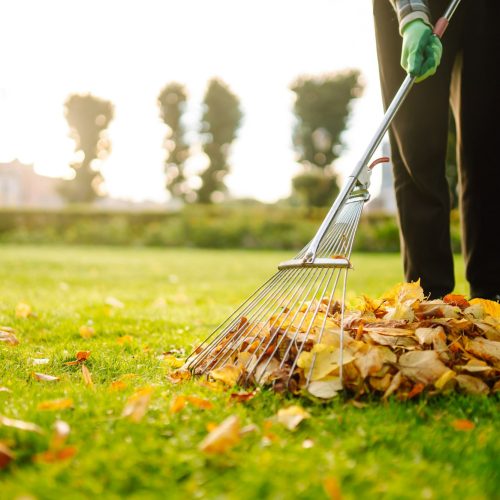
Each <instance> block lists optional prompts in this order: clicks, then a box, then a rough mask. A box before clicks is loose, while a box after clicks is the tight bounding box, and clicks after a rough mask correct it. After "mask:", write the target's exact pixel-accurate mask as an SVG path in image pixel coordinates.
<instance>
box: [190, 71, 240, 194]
mask: <svg viewBox="0 0 500 500" xmlns="http://www.w3.org/2000/svg"><path fill="white" fill-rule="evenodd" d="M203 104H204V108H205V111H204V113H203V118H202V128H201V132H202V134H203V151H204V152H205V154H206V155H207V157H208V160H209V165H208V167H207V168H206V170H204V171H203V172H202V174H201V181H202V184H201V187H200V188H199V189H198V201H199V202H200V203H212V202H213V201H214V200H215V199H217V198H218V197H219V198H220V197H222V194H223V193H224V192H225V191H226V186H225V184H224V177H225V175H226V174H227V173H228V172H229V169H230V167H229V164H228V155H229V150H230V146H231V144H232V142H233V141H234V139H235V138H236V132H237V130H238V128H239V126H240V122H241V118H242V112H241V110H240V104H239V99H238V98H237V97H236V96H235V95H234V94H233V93H232V92H231V91H230V90H229V88H228V86H227V85H226V84H225V83H224V82H222V81H221V80H219V79H216V78H214V79H212V80H210V82H209V84H208V88H207V91H206V93H205V98H204V101H203Z"/></svg>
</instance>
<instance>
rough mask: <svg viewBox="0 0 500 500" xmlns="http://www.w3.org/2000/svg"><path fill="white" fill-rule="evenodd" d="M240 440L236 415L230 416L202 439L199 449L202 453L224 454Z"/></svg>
mask: <svg viewBox="0 0 500 500" xmlns="http://www.w3.org/2000/svg"><path fill="white" fill-rule="evenodd" d="M240 439H241V437H240V422H239V419H238V417H237V416H236V415H231V416H230V417H228V418H226V420H224V421H223V422H222V423H221V424H220V425H218V426H217V427H216V428H215V429H213V430H212V431H211V432H210V433H209V434H208V435H207V436H206V437H205V439H203V441H202V442H201V443H200V445H199V448H200V450H201V451H203V452H204V453H214V454H219V453H225V452H226V451H227V450H229V449H230V448H232V447H233V446H234V445H236V444H238V443H239V441H240Z"/></svg>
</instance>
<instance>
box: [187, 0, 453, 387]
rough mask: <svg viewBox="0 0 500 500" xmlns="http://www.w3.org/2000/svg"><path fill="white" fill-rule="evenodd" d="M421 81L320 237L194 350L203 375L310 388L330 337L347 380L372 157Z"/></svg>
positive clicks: (442, 23)
mask: <svg viewBox="0 0 500 500" xmlns="http://www.w3.org/2000/svg"><path fill="white" fill-rule="evenodd" d="M459 3H460V0H452V1H451V3H450V5H449V6H448V8H447V10H446V12H445V13H444V15H443V16H442V17H441V18H440V19H439V20H438V21H437V23H436V25H435V28H434V35H435V36H438V37H440V38H441V37H442V35H443V33H444V31H445V30H446V28H447V25H448V21H449V20H450V18H451V17H452V15H453V13H454V12H455V10H456V8H457V7H458V4H459ZM414 83H415V77H413V76H411V75H407V76H406V78H405V80H404V81H403V83H402V85H401V87H400V88H399V90H398V92H397V93H396V95H395V96H394V98H393V100H392V102H391V104H390V105H389V107H388V108H387V111H386V112H385V115H384V117H383V119H382V122H381V124H380V125H379V127H378V129H377V131H376V133H375V135H374V137H373V138H372V140H371V142H370V143H369V145H368V147H367V148H366V150H365V152H364V153H363V156H362V157H361V159H360V160H359V162H358V163H357V165H356V167H355V168H354V170H353V172H352V173H351V174H350V176H349V177H348V178H347V180H346V181H345V183H344V185H343V187H342V189H341V191H340V193H339V195H338V196H337V198H336V199H335V201H334V203H333V205H332V207H331V208H330V210H329V211H328V213H327V215H326V217H325V219H324V220H323V222H322V223H321V225H320V227H319V229H318V231H317V233H316V234H315V236H314V237H313V239H312V240H311V241H310V242H309V243H308V244H307V245H306V246H305V247H304V248H303V249H302V250H301V251H300V252H299V253H298V254H297V255H296V256H295V257H294V258H293V259H291V260H288V261H285V262H282V263H281V264H279V266H278V271H277V272H276V273H275V274H274V275H273V276H272V277H271V278H270V279H268V281H267V282H265V283H264V284H263V285H262V286H261V287H260V288H259V289H257V290H256V291H255V292H254V293H253V294H252V295H251V296H250V297H249V298H248V299H247V300H246V301H245V302H244V303H243V304H242V305H241V306H240V307H239V308H238V309H236V310H235V311H234V312H233V314H231V315H230V316H229V317H228V318H227V319H226V320H225V321H224V322H223V323H222V324H220V325H219V326H218V327H217V328H216V329H215V330H214V331H213V332H212V333H211V334H210V335H209V336H208V337H207V338H206V339H205V340H204V341H203V342H202V343H201V344H200V345H199V346H198V347H197V348H196V349H195V350H194V351H193V352H192V353H191V354H190V356H189V357H188V358H187V360H186V363H185V365H184V366H185V368H187V369H189V370H190V371H191V372H192V373H193V374H195V375H210V374H214V373H216V372H217V370H218V369H223V368H224V367H230V368H234V369H235V370H236V373H237V377H238V378H237V380H238V383H239V384H240V385H243V386H245V385H248V384H256V385H262V384H268V383H270V382H271V383H274V384H276V383H277V382H281V383H284V384H286V386H287V387H288V388H290V389H291V390H295V389H297V388H298V387H299V385H300V387H301V388H303V387H306V388H307V387H309V384H310V382H311V378H312V375H313V372H314V369H315V362H316V357H317V353H316V352H314V350H313V349H312V347H313V345H315V344H321V343H322V341H323V339H324V338H325V339H326V337H328V338H329V339H330V340H329V342H330V343H331V342H332V340H331V339H332V338H333V339H334V343H335V344H336V347H337V348H338V363H337V364H338V374H339V375H338V381H339V382H338V383H339V387H338V388H339V389H341V388H342V380H343V365H344V356H345V354H344V344H345V343H346V340H347V339H346V337H345V335H344V312H345V306H346V287H347V277H348V272H349V270H350V269H352V265H351V261H350V258H351V252H352V247H353V242H354V237H355V234H356V230H357V228H358V224H359V220H360V217H361V212H362V210H363V206H364V204H365V203H366V202H367V201H368V199H369V197H370V195H369V192H368V187H369V185H370V176H371V171H372V168H373V167H374V166H375V165H376V164H378V163H383V162H387V161H389V158H386V157H383V158H379V159H377V160H375V161H373V162H371V163H369V162H370V160H371V158H372V157H373V155H374V153H375V151H376V149H377V147H378V146H379V144H380V142H381V140H382V138H383V136H384V134H385V133H386V132H387V130H388V128H389V126H390V124H391V123H392V120H393V118H394V116H395V115H396V113H397V111H398V110H399V108H400V107H401V105H402V104H403V102H404V100H405V98H406V96H407V95H408V93H409V92H410V90H411V88H412V86H413V84H414ZM311 351H312V352H311ZM336 352H337V351H336ZM303 353H310V354H309V356H310V357H311V358H310V363H309V364H308V367H307V369H306V370H304V372H303V373H302V374H301V375H299V374H298V370H297V363H298V360H299V359H300V357H301V354H303ZM299 378H301V380H298V379H299Z"/></svg>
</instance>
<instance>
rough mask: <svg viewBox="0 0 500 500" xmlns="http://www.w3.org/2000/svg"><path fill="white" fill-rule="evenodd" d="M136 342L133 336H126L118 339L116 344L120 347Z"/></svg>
mask: <svg viewBox="0 0 500 500" xmlns="http://www.w3.org/2000/svg"><path fill="white" fill-rule="evenodd" d="M133 341H134V337H132V336H131V335H124V336H123V337H118V338H117V339H116V342H117V343H118V344H119V345H125V344H131V343H132V342H133Z"/></svg>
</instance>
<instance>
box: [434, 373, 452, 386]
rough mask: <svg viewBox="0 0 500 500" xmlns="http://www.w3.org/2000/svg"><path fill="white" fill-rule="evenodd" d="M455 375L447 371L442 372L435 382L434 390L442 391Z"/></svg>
mask: <svg viewBox="0 0 500 500" xmlns="http://www.w3.org/2000/svg"><path fill="white" fill-rule="evenodd" d="M456 376H457V374H456V373H455V372H454V371H453V370H448V371H446V372H444V373H443V374H442V375H441V376H440V377H439V378H438V379H437V380H436V381H435V382H434V387H435V388H436V389H439V390H441V389H443V387H444V386H445V385H446V384H447V383H448V382H449V381H450V380H452V379H454V378H455V377H456Z"/></svg>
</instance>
